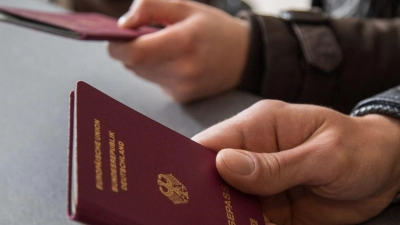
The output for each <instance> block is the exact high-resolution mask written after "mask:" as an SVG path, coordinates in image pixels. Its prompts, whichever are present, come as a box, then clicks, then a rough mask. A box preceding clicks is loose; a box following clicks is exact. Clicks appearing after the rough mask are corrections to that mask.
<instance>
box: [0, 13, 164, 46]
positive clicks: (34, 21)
mask: <svg viewBox="0 0 400 225" xmlns="http://www.w3.org/2000/svg"><path fill="white" fill-rule="evenodd" d="M0 21H4V22H9V23H12V24H16V25H20V26H24V27H28V28H32V29H35V30H40V31H45V32H48V33H52V34H57V35H61V36H64V37H69V38H74V39H81V40H110V41H128V40H132V39H135V38H137V37H139V36H141V35H143V34H148V33H152V32H155V31H157V30H159V29H158V28H154V27H150V26H142V27H139V28H137V29H124V28H120V27H118V25H117V20H116V19H114V18H112V17H109V16H105V15H101V14H97V13H48V12H39V11H32V10H25V9H17V8H10V7H0Z"/></svg>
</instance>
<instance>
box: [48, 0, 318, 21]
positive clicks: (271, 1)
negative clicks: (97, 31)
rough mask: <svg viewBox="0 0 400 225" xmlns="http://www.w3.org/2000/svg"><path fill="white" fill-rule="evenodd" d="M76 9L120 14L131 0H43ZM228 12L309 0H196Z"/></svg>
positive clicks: (305, 4)
mask: <svg viewBox="0 0 400 225" xmlns="http://www.w3.org/2000/svg"><path fill="white" fill-rule="evenodd" d="M45 1H48V2H53V3H55V4H59V5H61V6H63V7H66V8H70V9H75V10H77V11H85V12H87V11H97V12H101V13H104V14H107V15H110V16H114V17H119V16H121V15H122V14H123V13H124V12H125V11H126V10H127V9H128V8H129V6H130V4H131V3H132V0H45ZM198 1H200V2H203V3H206V4H209V5H213V6H215V7H217V8H220V9H222V10H224V11H226V12H228V13H230V14H236V13H237V12H238V11H240V10H242V9H249V8H251V9H252V10H253V11H254V12H256V13H259V14H275V15H276V14H277V13H278V12H279V11H280V10H283V9H288V8H290V9H308V8H310V4H311V0H244V1H241V0H198Z"/></svg>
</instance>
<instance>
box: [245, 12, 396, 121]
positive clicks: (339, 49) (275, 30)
mask: <svg viewBox="0 0 400 225" xmlns="http://www.w3.org/2000/svg"><path fill="white" fill-rule="evenodd" d="M241 17H242V18H246V19H247V20H248V21H250V22H251V25H252V26H251V31H252V34H251V40H252V42H251V45H250V50H249V53H250V54H249V56H248V59H247V67H246V69H245V71H246V72H245V73H244V76H243V79H242V82H241V84H240V87H241V88H242V89H244V90H248V91H250V92H253V93H255V94H258V95H261V96H262V97H264V98H268V99H279V100H284V101H288V102H295V103H312V104H319V105H324V106H329V107H332V108H334V109H337V110H339V111H341V112H344V113H349V112H350V110H351V108H352V107H353V106H354V105H355V104H356V103H357V102H358V101H360V100H362V99H364V98H367V97H368V96H371V95H373V94H374V93H378V92H381V91H384V90H386V89H388V88H390V87H392V86H393V84H398V83H400V75H399V72H400V63H398V62H399V61H400V41H399V40H400V19H392V20H375V19H329V20H327V21H326V22H321V21H318V20H319V18H318V15H317V16H316V17H317V18H314V19H315V20H314V19H313V18H312V17H311V18H309V20H308V21H306V22H305V21H300V20H296V18H295V19H294V20H293V21H288V20H284V19H281V18H277V17H272V16H261V15H255V14H253V13H252V12H246V13H244V14H242V15H241Z"/></svg>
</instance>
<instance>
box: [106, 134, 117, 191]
mask: <svg viewBox="0 0 400 225" xmlns="http://www.w3.org/2000/svg"><path fill="white" fill-rule="evenodd" d="M108 136H109V141H108V143H109V145H110V170H111V190H112V191H114V192H118V172H117V171H118V169H117V155H116V154H115V135H114V133H113V132H111V131H109V132H108Z"/></svg>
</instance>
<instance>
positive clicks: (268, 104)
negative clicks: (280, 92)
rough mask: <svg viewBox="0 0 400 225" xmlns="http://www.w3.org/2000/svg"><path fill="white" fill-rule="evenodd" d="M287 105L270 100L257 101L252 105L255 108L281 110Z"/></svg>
mask: <svg viewBox="0 0 400 225" xmlns="http://www.w3.org/2000/svg"><path fill="white" fill-rule="evenodd" d="M286 105H288V103H286V102H283V101H280V100H272V99H266V100H261V101H258V102H257V103H255V104H254V106H255V107H262V108H264V107H266V108H283V107H285V106H286Z"/></svg>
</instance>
